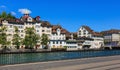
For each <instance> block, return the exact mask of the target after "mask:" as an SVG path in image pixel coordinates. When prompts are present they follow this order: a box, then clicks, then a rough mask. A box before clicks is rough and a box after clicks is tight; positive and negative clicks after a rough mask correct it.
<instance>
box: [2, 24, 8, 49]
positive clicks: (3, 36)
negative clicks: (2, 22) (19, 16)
mask: <svg viewBox="0 0 120 70" xmlns="http://www.w3.org/2000/svg"><path fill="white" fill-rule="evenodd" d="M6 30H7V29H6V27H5V26H3V27H1V28H0V44H1V45H2V47H3V48H4V49H6V48H7V45H9V44H10V41H7V34H6V33H5V31H6Z"/></svg>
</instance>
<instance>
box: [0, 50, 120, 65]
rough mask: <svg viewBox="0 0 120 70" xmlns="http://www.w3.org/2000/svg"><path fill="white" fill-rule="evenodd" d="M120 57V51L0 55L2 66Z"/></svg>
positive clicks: (13, 53)
mask: <svg viewBox="0 0 120 70" xmlns="http://www.w3.org/2000/svg"><path fill="white" fill-rule="evenodd" d="M111 55H120V50H86V51H85V50H83V51H69V52H24V53H23V52H21V53H20V52H17V53H15V52H12V53H10V52H9V53H0V65H8V64H21V63H32V62H42V61H53V60H64V59H76V58H90V57H99V56H111Z"/></svg>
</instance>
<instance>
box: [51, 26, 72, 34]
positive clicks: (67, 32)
mask: <svg viewBox="0 0 120 70" xmlns="http://www.w3.org/2000/svg"><path fill="white" fill-rule="evenodd" d="M58 28H60V30H61V33H62V34H66V36H69V35H70V32H69V31H67V30H66V29H64V28H62V27H61V26H60V25H52V33H57V29H58Z"/></svg>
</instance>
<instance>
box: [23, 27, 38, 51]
mask: <svg viewBox="0 0 120 70" xmlns="http://www.w3.org/2000/svg"><path fill="white" fill-rule="evenodd" d="M39 39H40V37H39V35H37V34H36V33H35V29H34V28H33V27H32V28H26V36H25V38H24V39H23V44H24V45H25V47H26V48H29V49H33V47H34V46H36V44H37V43H38V41H39Z"/></svg>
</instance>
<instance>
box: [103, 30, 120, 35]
mask: <svg viewBox="0 0 120 70" xmlns="http://www.w3.org/2000/svg"><path fill="white" fill-rule="evenodd" d="M118 33H120V30H118V29H111V30H106V31H102V32H101V34H103V35H108V34H118Z"/></svg>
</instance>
